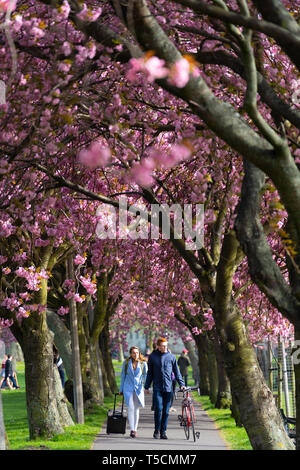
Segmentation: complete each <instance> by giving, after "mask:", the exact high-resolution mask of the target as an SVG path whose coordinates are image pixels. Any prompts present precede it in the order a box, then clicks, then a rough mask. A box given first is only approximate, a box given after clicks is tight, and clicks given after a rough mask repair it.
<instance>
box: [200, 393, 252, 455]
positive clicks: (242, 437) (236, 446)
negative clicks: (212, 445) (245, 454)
mask: <svg viewBox="0 0 300 470" xmlns="http://www.w3.org/2000/svg"><path fill="white" fill-rule="evenodd" d="M193 395H194V399H195V400H196V401H199V402H200V403H201V405H202V408H203V409H204V411H206V413H207V414H208V416H209V417H210V418H212V419H213V420H214V422H215V425H216V427H217V428H218V429H219V431H220V433H221V435H222V437H223V439H224V440H225V442H226V443H227V445H228V447H229V449H230V450H252V446H251V444H250V441H249V439H248V436H247V433H246V431H245V429H244V428H238V427H237V426H236V425H235V421H234V419H233V418H232V417H231V411H230V410H219V409H216V408H214V406H213V405H212V404H211V402H210V399H209V397H207V396H201V397H199V396H198V395H197V393H195V394H193Z"/></svg>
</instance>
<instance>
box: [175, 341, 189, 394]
mask: <svg viewBox="0 0 300 470" xmlns="http://www.w3.org/2000/svg"><path fill="white" fill-rule="evenodd" d="M187 354H188V350H187V349H184V350H183V351H182V353H181V356H180V357H179V358H178V361H177V363H178V366H179V370H180V373H181V375H182V377H183V378H184V383H185V386H186V387H187V384H188V367H189V365H190V361H189V360H188V358H187Z"/></svg>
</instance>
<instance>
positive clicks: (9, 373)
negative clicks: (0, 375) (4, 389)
mask: <svg viewBox="0 0 300 470" xmlns="http://www.w3.org/2000/svg"><path fill="white" fill-rule="evenodd" d="M12 358H13V357H12V355H11V354H8V355H7V360H6V362H5V377H4V382H3V383H4V384H5V383H7V385H8V387H9V388H10V390H12V388H13V387H14V388H20V387H19V386H18V385H17V384H16V381H15V378H14V376H13V370H12V362H11V361H12ZM9 380H11V381H12V384H13V387H12V386H11V385H10V382H9Z"/></svg>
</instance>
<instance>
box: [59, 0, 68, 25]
mask: <svg viewBox="0 0 300 470" xmlns="http://www.w3.org/2000/svg"><path fill="white" fill-rule="evenodd" d="M58 10H59V15H58V17H59V19H61V20H66V19H67V18H68V17H69V14H70V11H71V8H70V5H69V3H68V1H67V0H64V1H63V3H62V5H61V6H60V7H59V9H58Z"/></svg>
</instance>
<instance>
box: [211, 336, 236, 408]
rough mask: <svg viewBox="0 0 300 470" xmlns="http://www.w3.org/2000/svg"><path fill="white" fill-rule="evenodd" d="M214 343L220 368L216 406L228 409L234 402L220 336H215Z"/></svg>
mask: <svg viewBox="0 0 300 470" xmlns="http://www.w3.org/2000/svg"><path fill="white" fill-rule="evenodd" d="M214 345H215V352H216V359H217V368H218V395H217V400H216V404H215V407H216V408H219V409H226V408H230V407H231V404H232V398H231V388H230V381H229V378H228V375H227V373H226V369H225V364H224V358H223V355H222V351H221V346H220V343H219V339H218V338H214Z"/></svg>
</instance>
